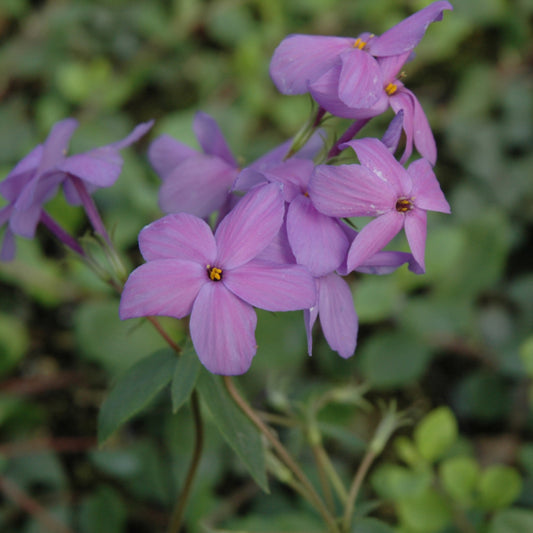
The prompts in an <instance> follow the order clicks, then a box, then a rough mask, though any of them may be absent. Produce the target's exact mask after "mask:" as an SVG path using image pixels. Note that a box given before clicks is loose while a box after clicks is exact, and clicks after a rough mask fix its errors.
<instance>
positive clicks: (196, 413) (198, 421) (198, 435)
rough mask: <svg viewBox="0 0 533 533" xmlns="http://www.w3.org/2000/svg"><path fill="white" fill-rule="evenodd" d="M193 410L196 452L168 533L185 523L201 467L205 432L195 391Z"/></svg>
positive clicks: (192, 397) (192, 399)
mask: <svg viewBox="0 0 533 533" xmlns="http://www.w3.org/2000/svg"><path fill="white" fill-rule="evenodd" d="M191 409H192V415H193V421H194V452H193V456H192V459H191V464H190V465H189V470H188V472H187V477H186V478H185V483H184V484H183V490H182V491H181V494H180V496H179V498H178V501H177V502H176V507H175V508H174V512H173V513H172V518H171V520H170V525H169V528H168V533H178V531H179V530H180V528H181V524H182V523H183V516H184V514H185V507H186V505H187V501H188V499H189V496H190V494H191V489H192V484H193V482H194V478H195V476H196V473H197V471H198V466H199V465H200V458H201V456H202V450H203V447H204V430H203V423H202V415H201V413H200V403H199V401H198V393H197V392H196V391H193V393H192V396H191Z"/></svg>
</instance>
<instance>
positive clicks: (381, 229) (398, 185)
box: [309, 139, 450, 272]
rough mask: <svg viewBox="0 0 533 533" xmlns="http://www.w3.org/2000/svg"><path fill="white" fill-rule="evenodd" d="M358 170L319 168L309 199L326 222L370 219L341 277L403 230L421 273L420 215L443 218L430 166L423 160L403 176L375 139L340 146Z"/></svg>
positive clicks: (445, 205)
mask: <svg viewBox="0 0 533 533" xmlns="http://www.w3.org/2000/svg"><path fill="white" fill-rule="evenodd" d="M346 145H347V146H351V147H352V148H353V149H354V150H355V152H356V154H357V157H358V158H359V161H360V163H361V164H360V165H339V166H331V165H319V166H318V167H316V168H315V172H314V175H313V177H312V178H311V183H310V186H309V194H310V196H311V198H312V200H313V202H314V205H315V206H316V208H317V209H318V210H319V211H321V212H322V213H324V214H326V215H329V216H337V217H359V216H375V217H376V218H375V219H374V220H372V221H371V222H369V223H368V224H367V225H366V226H365V227H364V228H363V229H362V230H361V231H360V232H359V234H358V235H357V236H356V237H355V239H354V240H353V242H352V244H351V246H350V249H349V251H348V257H347V271H348V272H350V271H352V270H355V269H356V268H357V267H359V266H360V265H362V264H363V263H364V262H365V261H366V260H367V259H368V258H370V257H372V256H373V255H374V254H375V253H376V252H378V251H379V250H381V249H382V248H383V247H384V246H386V245H387V244H388V243H389V242H390V241H391V239H392V238H393V237H394V236H395V235H396V234H397V233H398V232H399V231H400V230H401V229H402V227H403V228H405V233H406V236H407V240H408V242H409V246H410V247H411V251H412V253H413V257H414V259H415V260H416V262H417V263H418V264H419V265H420V268H421V269H422V270H423V269H424V268H425V266H424V250H425V243H426V220H427V213H426V211H428V210H431V211H440V212H442V213H449V212H450V206H449V204H448V202H447V201H446V199H445V198H444V194H443V193H442V191H441V189H440V186H439V183H438V181H437V178H436V177H435V174H434V173H433V169H432V167H431V164H430V163H429V162H428V161H427V160H425V159H418V160H416V161H414V162H413V163H411V164H410V165H409V167H408V168H407V170H406V169H405V168H404V167H403V166H402V165H401V164H400V163H398V161H396V159H394V157H393V156H392V154H391V153H390V151H389V150H388V149H387V147H386V146H385V145H384V144H383V143H382V142H381V141H379V140H378V139H360V140H356V141H350V142H348V143H346Z"/></svg>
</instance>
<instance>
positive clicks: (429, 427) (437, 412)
mask: <svg viewBox="0 0 533 533" xmlns="http://www.w3.org/2000/svg"><path fill="white" fill-rule="evenodd" d="M456 439H457V421H456V419H455V416H454V415H453V413H452V411H451V410H450V409H449V408H448V407H438V408H437V409H434V410H433V411H431V412H430V413H428V414H427V415H426V416H425V417H424V418H423V419H422V420H421V421H420V423H419V424H418V425H417V427H416V428H415V432H414V441H415V444H416V446H417V448H418V450H419V452H420V455H421V456H422V457H424V458H425V459H427V460H428V461H434V460H436V459H439V458H441V457H442V456H443V455H444V454H445V453H446V452H447V451H448V450H449V449H450V447H451V446H452V445H453V444H454V443H455V441H456Z"/></svg>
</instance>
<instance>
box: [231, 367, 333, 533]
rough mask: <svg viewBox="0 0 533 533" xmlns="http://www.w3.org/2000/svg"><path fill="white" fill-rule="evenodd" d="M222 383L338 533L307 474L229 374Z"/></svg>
mask: <svg viewBox="0 0 533 533" xmlns="http://www.w3.org/2000/svg"><path fill="white" fill-rule="evenodd" d="M224 384H225V385H226V388H227V390H228V392H229V393H230V395H231V397H232V398H233V400H234V401H235V403H236V404H237V405H238V406H239V407H240V408H241V410H242V411H243V412H244V414H245V415H246V416H247V417H248V418H249V419H250V420H251V421H252V422H253V424H254V425H255V426H256V427H257V428H258V429H259V431H261V433H262V434H263V435H264V436H265V437H266V439H267V440H268V442H270V444H271V445H272V447H273V448H274V449H275V450H276V452H277V454H278V455H279V457H280V459H281V460H282V461H283V462H284V463H285V465H286V466H287V468H289V470H291V471H292V472H293V474H294V475H295V476H296V478H297V479H298V480H299V482H300V484H301V487H302V489H303V492H305V495H306V499H308V500H309V502H310V503H311V504H312V505H313V506H314V507H315V508H316V509H317V511H318V512H319V513H320V514H321V515H322V518H323V519H324V522H325V523H326V524H327V526H328V529H329V531H330V532H331V533H340V531H339V527H338V525H337V522H336V520H335V518H334V517H333V516H332V515H331V513H330V512H329V510H328V509H327V507H326V506H325V505H324V503H323V501H322V499H321V498H320V496H319V495H318V493H317V492H316V490H315V488H314V487H313V485H312V484H311V482H310V481H309V479H308V478H307V476H306V475H305V474H304V472H303V471H302V470H301V469H300V467H299V466H298V464H297V463H296V461H295V460H294V459H293V458H292V457H291V455H290V453H289V452H288V451H287V449H286V448H285V447H284V446H283V444H281V442H280V441H279V440H278V438H277V437H276V436H275V435H274V433H273V432H272V430H271V429H270V428H269V427H268V426H266V425H265V424H264V422H263V421H262V420H261V418H259V417H258V416H257V414H256V413H255V411H254V410H253V409H252V408H251V407H250V406H249V405H248V404H247V403H246V401H245V400H244V398H243V397H242V396H241V395H240V394H239V392H238V391H237V389H236V388H235V385H234V384H233V381H232V380H231V377H230V376H224Z"/></svg>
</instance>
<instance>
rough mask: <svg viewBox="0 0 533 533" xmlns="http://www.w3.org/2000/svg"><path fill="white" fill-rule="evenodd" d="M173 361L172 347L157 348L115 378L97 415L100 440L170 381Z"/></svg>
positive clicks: (103, 439)
mask: <svg viewBox="0 0 533 533" xmlns="http://www.w3.org/2000/svg"><path fill="white" fill-rule="evenodd" d="M176 362H177V357H176V355H175V353H174V352H173V351H172V350H169V349H167V350H160V351H158V352H155V353H153V354H152V355H150V356H148V357H146V358H144V359H142V360H141V361H139V362H138V363H137V364H135V365H134V366H132V367H131V368H130V369H129V370H128V371H127V372H126V373H125V374H124V375H123V376H122V377H121V378H120V379H119V381H118V382H117V383H116V384H115V386H114V387H113V388H112V389H111V392H110V393H109V396H108V397H107V398H106V400H105V401H104V403H103V404H102V407H101V409H100V413H99V415H98V440H99V442H100V443H102V442H104V441H105V440H107V439H108V438H109V437H110V436H111V434H112V433H113V432H114V431H116V430H117V429H118V428H119V427H120V426H121V425H122V424H124V423H125V422H127V421H128V420H129V419H130V418H132V417H133V416H135V415H136V414H137V413H139V411H141V410H142V409H143V408H144V407H146V405H148V403H150V401H151V400H153V399H154V397H155V396H156V395H157V393H158V392H160V391H161V390H162V389H163V388H164V387H165V386H166V385H168V384H169V383H170V380H171V379H172V376H173V375H174V367H175V366H176Z"/></svg>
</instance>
